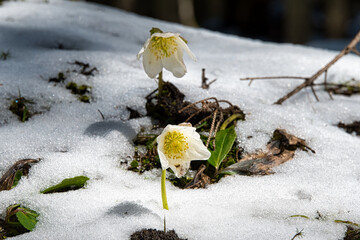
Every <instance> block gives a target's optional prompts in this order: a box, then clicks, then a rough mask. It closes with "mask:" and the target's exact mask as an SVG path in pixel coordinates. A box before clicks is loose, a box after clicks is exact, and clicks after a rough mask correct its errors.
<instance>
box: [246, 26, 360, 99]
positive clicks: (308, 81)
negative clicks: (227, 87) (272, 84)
mask: <svg viewBox="0 0 360 240" xmlns="http://www.w3.org/2000/svg"><path fill="white" fill-rule="evenodd" d="M359 42H360V31H359V32H358V33H357V34H356V36H355V37H354V38H353V39H352V40H351V42H350V43H349V44H348V45H347V46H346V47H345V48H344V49H343V50H342V51H341V52H340V53H339V54H338V55H336V56H335V57H334V58H333V59H332V60H331V61H330V62H328V63H327V64H326V65H325V66H324V67H322V68H321V69H320V70H318V71H317V72H316V73H315V74H314V75H312V76H311V77H309V78H305V77H299V76H271V77H248V78H241V79H240V80H242V81H245V80H250V83H249V85H250V84H251V82H252V81H253V80H260V79H283V78H285V79H303V80H305V81H304V82H303V83H302V84H300V85H298V86H297V87H296V88H294V89H293V90H292V91H291V92H289V93H288V94H286V95H285V96H283V97H282V98H280V99H278V100H277V101H276V102H275V103H274V104H282V103H283V102H285V101H286V100H287V99H289V98H290V97H292V96H293V95H295V94H296V93H298V92H300V90H301V89H303V88H305V87H311V90H312V91H313V94H314V96H315V98H316V100H318V101H319V98H318V97H317V96H316V93H315V90H314V88H313V86H314V85H315V84H314V81H315V80H316V79H317V78H318V77H319V76H320V75H321V74H323V73H325V88H327V71H328V69H329V68H330V67H331V66H332V65H333V64H335V63H336V62H337V61H338V60H339V59H340V58H342V57H343V56H345V55H347V54H348V53H350V52H353V53H355V54H356V55H358V56H360V52H359V51H358V50H357V49H356V45H357V44H358V43H359ZM329 95H330V98H331V99H332V96H331V94H330V93H329Z"/></svg>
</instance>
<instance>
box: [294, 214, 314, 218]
mask: <svg viewBox="0 0 360 240" xmlns="http://www.w3.org/2000/svg"><path fill="white" fill-rule="evenodd" d="M290 217H291V218H295V217H301V218H306V219H310V218H309V217H308V216H305V215H300V214H297V215H291V216H290Z"/></svg>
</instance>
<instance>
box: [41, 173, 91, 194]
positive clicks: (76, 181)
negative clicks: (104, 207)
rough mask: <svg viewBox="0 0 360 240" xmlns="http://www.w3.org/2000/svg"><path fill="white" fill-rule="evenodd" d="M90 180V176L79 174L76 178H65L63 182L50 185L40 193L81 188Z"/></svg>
mask: <svg viewBox="0 0 360 240" xmlns="http://www.w3.org/2000/svg"><path fill="white" fill-rule="evenodd" d="M87 180H89V178H88V177H85V176H77V177H74V178H67V179H64V180H63V181H62V182H61V183H59V184H57V185H55V186H52V187H49V188H47V189H45V190H42V191H41V192H40V193H44V194H47V193H55V192H66V191H70V190H77V189H79V188H82V187H84V185H85V183H86V182H87Z"/></svg>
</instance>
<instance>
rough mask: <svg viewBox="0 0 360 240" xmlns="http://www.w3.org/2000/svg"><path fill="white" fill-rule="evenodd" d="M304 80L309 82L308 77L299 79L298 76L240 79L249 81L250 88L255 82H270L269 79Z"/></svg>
mask: <svg viewBox="0 0 360 240" xmlns="http://www.w3.org/2000/svg"><path fill="white" fill-rule="evenodd" d="M283 78H285V79H302V80H307V79H308V78H306V77H298V76H272V77H247V78H240V81H249V80H250V82H249V86H250V85H251V83H252V82H253V81H254V80H268V79H283Z"/></svg>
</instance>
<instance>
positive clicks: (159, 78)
mask: <svg viewBox="0 0 360 240" xmlns="http://www.w3.org/2000/svg"><path fill="white" fill-rule="evenodd" d="M162 75H163V74H162V71H161V72H159V76H158V80H159V87H158V92H159V96H161V95H162V91H163V86H164V80H163V77H162Z"/></svg>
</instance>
